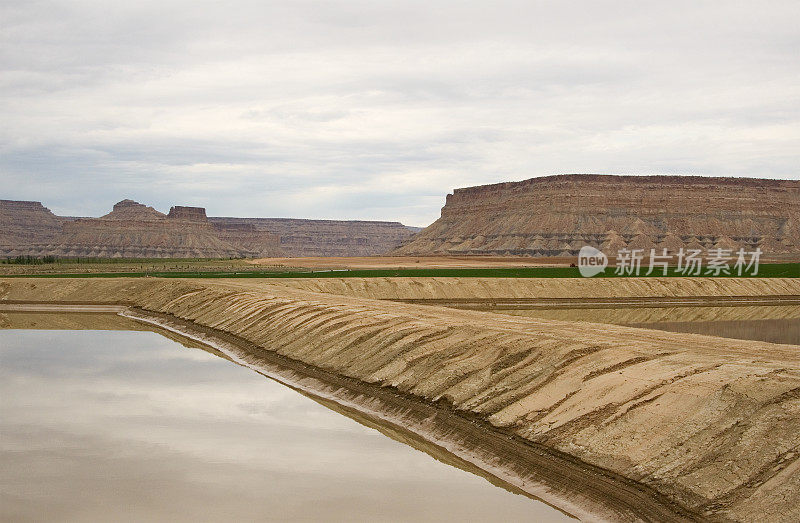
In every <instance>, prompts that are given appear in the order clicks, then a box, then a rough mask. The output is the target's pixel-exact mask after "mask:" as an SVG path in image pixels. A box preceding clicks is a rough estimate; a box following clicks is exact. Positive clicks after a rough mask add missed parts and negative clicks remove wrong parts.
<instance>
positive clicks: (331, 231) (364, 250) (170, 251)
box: [0, 199, 417, 258]
mask: <svg viewBox="0 0 800 523" xmlns="http://www.w3.org/2000/svg"><path fill="white" fill-rule="evenodd" d="M416 232H417V230H416V229H414V228H411V227H406V226H405V225H402V224H401V223H397V222H379V221H347V220H302V219H290V218H289V219H283V218H208V217H207V216H206V210H205V209H204V208H203V207H188V206H182V205H176V206H173V207H172V208H171V209H170V211H169V214H164V213H162V212H159V211H157V210H156V209H154V208H152V207H148V206H146V205H143V204H141V203H138V202H135V201H133V200H130V199H125V200H122V201H120V202H117V203H116V204H114V208H113V210H112V211H111V212H110V213H108V214H106V215H104V216H101V217H100V218H78V217H59V216H55V215H54V214H53V213H51V212H50V211H49V210H47V209H46V208H45V207H44V206H42V204H41V203H39V202H18V201H12V200H0V256H18V255H31V256H47V255H55V256H60V257H68V258H83V257H87V258H110V257H123V258H229V257H284V256H367V255H374V254H383V253H385V252H387V251H389V250H390V249H393V248H395V247H397V246H398V245H400V243H402V241H403V240H406V239H407V238H408V237H410V236H411V235H413V234H414V233H416Z"/></svg>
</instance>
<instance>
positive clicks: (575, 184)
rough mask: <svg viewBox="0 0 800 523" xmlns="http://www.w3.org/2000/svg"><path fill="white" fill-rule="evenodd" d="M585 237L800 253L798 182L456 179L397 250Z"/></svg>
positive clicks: (535, 251)
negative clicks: (426, 221) (436, 213)
mask: <svg viewBox="0 0 800 523" xmlns="http://www.w3.org/2000/svg"><path fill="white" fill-rule="evenodd" d="M584 245H591V246H593V247H597V248H600V249H601V250H603V252H605V253H606V254H609V255H616V253H617V251H618V250H620V249H623V248H628V249H644V250H645V252H646V253H649V250H650V249H651V248H655V249H657V252H659V253H660V252H662V251H661V250H662V249H665V248H666V249H667V250H668V252H670V253H673V252H677V251H678V250H679V249H680V248H681V247H683V248H689V249H701V250H705V249H714V248H722V249H733V250H738V249H739V248H740V247H744V248H745V249H746V250H748V251H749V250H754V249H755V248H757V247H758V248H761V250H762V251H763V252H764V253H766V254H773V255H775V254H777V255H780V254H797V253H800V182H798V181H789V180H763V179H749V178H705V177H697V176H610V175H582V174H579V175H560V176H548V177H543V178H532V179H530V180H525V181H522V182H508V183H500V184H494V185H483V186H478V187H468V188H464V189H456V190H455V191H454V192H453V194H450V195H448V196H447V201H446V204H445V206H444V208H443V209H442V214H441V217H440V218H439V219H438V220H437V221H436V222H434V223H433V224H432V225H430V226H429V227H427V228H426V229H425V230H423V231H422V232H421V233H419V234H418V235H417V236H416V237H415V238H414V239H413V241H411V242H409V243H407V244H406V245H404V246H402V247H400V248H399V249H397V250H396V251H395V254H402V255H423V254H496V255H508V254H512V255H528V256H575V255H577V253H578V251H579V250H580V248H581V247H582V246H584Z"/></svg>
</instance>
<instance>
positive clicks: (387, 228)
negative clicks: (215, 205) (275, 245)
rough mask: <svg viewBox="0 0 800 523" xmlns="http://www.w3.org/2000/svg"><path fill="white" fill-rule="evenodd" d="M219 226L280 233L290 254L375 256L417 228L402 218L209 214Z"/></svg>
mask: <svg viewBox="0 0 800 523" xmlns="http://www.w3.org/2000/svg"><path fill="white" fill-rule="evenodd" d="M209 220H211V223H213V224H215V225H217V226H231V225H245V224H250V225H253V226H254V227H255V228H256V229H257V230H266V231H270V232H272V233H275V234H277V235H278V236H279V237H280V245H281V249H283V250H284V251H285V252H286V253H287V255H288V256H375V255H378V254H384V253H386V252H388V251H390V250H392V249H394V248H395V247H397V246H398V245H400V244H401V243H402V242H403V241H406V240H408V239H409V238H411V237H412V236H413V235H414V234H415V233H416V229H415V228H413V227H406V226H405V225H403V224H402V223H399V222H380V221H360V220H301V219H293V218H209Z"/></svg>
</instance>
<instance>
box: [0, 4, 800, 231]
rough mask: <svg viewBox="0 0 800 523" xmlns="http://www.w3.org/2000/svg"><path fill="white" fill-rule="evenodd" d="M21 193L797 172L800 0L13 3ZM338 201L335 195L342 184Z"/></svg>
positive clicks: (109, 196) (381, 200)
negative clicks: (558, 175) (748, 0)
mask: <svg viewBox="0 0 800 523" xmlns="http://www.w3.org/2000/svg"><path fill="white" fill-rule="evenodd" d="M0 20H2V21H1V22H0V68H2V74H0V97H1V98H0V99H2V100H3V103H2V105H0V119H1V120H2V121H3V122H4V125H3V126H2V128H0V182H3V183H2V187H3V189H4V190H3V191H2V194H0V197H5V198H25V199H40V200H43V201H44V203H45V204H46V205H48V206H50V207H51V208H53V209H54V210H56V211H58V212H63V213H68V214H83V215H86V214H90V215H99V214H102V213H104V212H106V211H107V210H108V208H109V207H110V206H111V204H112V203H113V202H114V201H116V200H117V199H121V198H122V197H133V198H136V199H139V200H142V201H144V202H147V203H149V204H154V205H156V206H157V207H159V208H168V207H169V205H171V204H174V203H184V204H193V203H194V204H198V205H200V204H202V205H205V206H207V207H208V211H209V214H211V215H240V216H241V215H248V214H250V215H254V214H258V215H269V216H295V217H316V218H324V217H331V218H334V217H335V218H354V219H403V220H406V221H410V224H413V225H425V224H427V223H429V222H430V221H432V220H433V219H435V218H436V217H437V216H438V212H439V208H440V207H441V205H442V204H443V202H444V195H445V194H446V193H447V192H449V191H450V190H452V189H453V188H454V187H458V186H465V185H474V184H481V183H492V182H497V181H504V180H514V179H524V178H528V177H531V176H536V175H544V174H553V173H560V172H620V173H621V172H625V173H654V172H659V173H662V172H663V173H694V174H708V175H737V176H756V177H780V178H795V179H796V178H798V177H800V173H799V172H798V170H797V165H798V160H799V159H800V152H798V147H797V143H798V137H799V136H798V135H799V134H800V131H799V130H800V62H798V60H797V59H796V58H797V57H796V49H797V48H798V46H800V35H799V34H798V33H797V30H796V27H797V23H798V21H800V7H798V4H797V3H796V2H790V1H787V2H766V3H761V4H758V5H756V4H751V3H737V4H734V3H731V2H703V3H699V2H672V3H663V2H589V1H587V2H560V3H554V2H529V1H526V2H500V3H494V2H493V3H491V4H490V3H484V2H474V3H467V2H444V1H434V2H430V1H428V2H366V1H363V2H361V1H359V2H357V1H348V2H307V1H297V2H239V3H236V4H220V3H216V2H215V3H211V2H169V3H164V2H136V3H135V4H129V3H122V2H119V3H109V2H26V3H20V4H16V5H12V4H11V3H8V4H2V5H0ZM320 195H324V197H323V196H320Z"/></svg>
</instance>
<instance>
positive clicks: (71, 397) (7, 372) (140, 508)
mask: <svg viewBox="0 0 800 523" xmlns="http://www.w3.org/2000/svg"><path fill="white" fill-rule="evenodd" d="M566 519H568V518H567V517H566V516H564V515H563V514H561V513H560V512H558V511H556V510H555V509H552V508H550V507H549V506H547V505H545V504H543V503H541V502H538V501H535V500H532V499H529V498H526V497H523V496H521V495H517V494H514V493H511V492H509V491H506V490H504V489H502V488H498V487H496V486H493V485H491V484H490V483H489V482H487V481H486V480H484V479H482V478H479V477H477V476H474V475H472V474H470V473H467V472H464V471H462V470H459V469H457V468H454V467H451V466H448V465H445V464H443V463H441V462H438V461H436V460H435V459H433V458H432V457H430V456H429V455H427V454H425V453H422V452H420V451H417V450H415V449H413V448H411V447H408V446H406V445H403V444H401V443H399V442H396V441H394V440H392V439H390V438H388V437H386V436H384V435H383V434H381V433H379V432H377V431H376V430H373V429H370V428H367V427H365V426H363V425H360V424H358V423H357V422H355V421H353V420H352V419H350V418H347V417H345V416H342V415H340V414H337V413H335V412H333V411H331V410H328V409H326V408H325V407H323V406H321V405H320V404H318V403H316V402H315V401H313V400H311V399H309V398H307V397H305V396H303V395H301V394H299V393H297V392H295V391H293V390H291V389H289V388H287V387H285V386H283V385H281V384H279V383H276V382H273V381H271V380H269V379H267V378H264V377H263V376H261V375H259V374H256V373H254V372H252V371H251V370H248V369H246V368H243V367H239V366H237V365H235V364H233V363H230V362H228V361H226V360H223V359H221V358H219V357H217V356H215V355H213V354H210V353H207V352H205V351H203V350H200V349H197V348H189V347H185V346H183V345H181V344H179V343H177V342H175V341H173V340H170V339H167V338H165V337H163V336H161V335H159V334H157V333H155V332H147V331H138V332H137V331H113V330H107V331H101V330H29V329H23V330H0V520H2V521H22V520H38V521H44V520H47V521H53V520H59V521H64V520H69V521H109V520H114V521H143V520H159V521H165V520H169V521H222V520H225V521H264V520H277V521H287V520H288V521H297V520H304V521H320V520H326V521H332V520H340V521H343V520H347V521H412V520H413V521H420V520H422V521H561V520H566Z"/></svg>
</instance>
